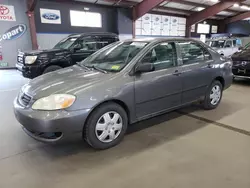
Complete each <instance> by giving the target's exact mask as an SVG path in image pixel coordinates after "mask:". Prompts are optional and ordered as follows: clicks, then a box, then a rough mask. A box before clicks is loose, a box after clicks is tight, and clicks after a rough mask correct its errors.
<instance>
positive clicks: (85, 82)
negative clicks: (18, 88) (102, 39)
mask: <svg viewBox="0 0 250 188" xmlns="http://www.w3.org/2000/svg"><path fill="white" fill-rule="evenodd" d="M113 75H114V74H105V73H102V72H99V71H89V70H85V69H84V68H82V67H80V66H78V65H74V66H72V67H69V68H65V69H60V70H58V71H54V72H51V73H48V74H45V75H42V76H39V77H37V78H35V79H33V80H31V81H30V82H29V84H27V85H25V86H24V87H23V92H25V93H27V94H28V95H31V96H33V98H34V99H39V98H41V97H46V96H49V95H51V94H65V93H67V94H73V95H77V93H79V92H82V91H84V90H85V89H90V88H91V87H96V85H95V84H96V83H101V82H103V81H105V80H107V79H109V78H110V77H112V76H113Z"/></svg>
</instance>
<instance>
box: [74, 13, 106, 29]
mask: <svg viewBox="0 0 250 188" xmlns="http://www.w3.org/2000/svg"><path fill="white" fill-rule="evenodd" d="M70 23H71V26H76V27H102V15H101V14H100V13H97V12H86V11H76V10H70Z"/></svg>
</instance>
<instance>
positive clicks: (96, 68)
mask: <svg viewBox="0 0 250 188" xmlns="http://www.w3.org/2000/svg"><path fill="white" fill-rule="evenodd" d="M86 67H88V68H92V69H95V70H98V71H100V72H103V73H105V74H107V73H108V72H107V71H105V70H103V69H101V68H99V67H97V66H95V65H92V66H86Z"/></svg>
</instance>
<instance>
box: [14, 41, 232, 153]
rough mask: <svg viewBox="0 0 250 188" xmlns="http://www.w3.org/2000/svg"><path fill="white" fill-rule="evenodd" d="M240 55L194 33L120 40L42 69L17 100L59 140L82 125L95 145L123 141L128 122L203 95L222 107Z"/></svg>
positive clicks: (209, 105) (18, 107)
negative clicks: (234, 58) (229, 54)
mask: <svg viewBox="0 0 250 188" xmlns="http://www.w3.org/2000/svg"><path fill="white" fill-rule="evenodd" d="M231 83H232V62H231V61H230V59H229V60H228V59H226V58H222V57H221V56H220V54H218V53H217V52H215V51H214V50H213V49H211V48H210V47H208V46H207V45H205V44H204V43H201V42H198V41H195V40H192V39H136V40H126V41H123V42H116V43H113V44H111V45H109V46H107V47H104V48H103V49H101V50H99V51H97V52H96V53H94V54H93V55H91V56H89V57H88V58H86V59H85V60H84V61H82V62H81V63H80V64H77V65H74V66H72V67H69V68H66V69H62V70H58V71H55V72H51V73H48V74H46V75H42V76H40V77H38V78H35V79H33V80H31V81H30V82H29V83H28V84H27V85H25V86H23V87H22V89H21V91H20V93H19V95H18V97H17V98H16V99H15V101H14V111H15V115H16V118H17V120H18V121H19V122H20V123H21V124H22V125H23V130H24V131H25V132H26V133H27V134H28V135H30V136H31V137H33V138H35V139H37V140H40V141H45V142H56V141H58V140H60V139H62V138H63V137H67V136H68V135H70V134H73V133H76V132H82V135H83V137H84V139H85V140H86V141H87V142H88V143H89V144H90V145H91V146H92V147H94V148H97V149H107V148H109V147H112V146H114V145H116V144H118V143H119V142H120V141H121V140H122V138H123V137H124V134H125V132H126V129H127V126H128V124H132V123H135V122H137V121H140V120H144V119H147V118H150V117H153V116H156V115H159V114H162V113H165V112H169V111H172V110H174V109H178V108H180V107H182V106H184V105H187V104H190V103H192V102H194V101H198V100H201V101H203V106H204V108H205V109H214V108H216V107H217V106H218V105H219V103H220V101H221V98H222V92H223V90H225V89H227V88H228V87H229V86H230V85H231Z"/></svg>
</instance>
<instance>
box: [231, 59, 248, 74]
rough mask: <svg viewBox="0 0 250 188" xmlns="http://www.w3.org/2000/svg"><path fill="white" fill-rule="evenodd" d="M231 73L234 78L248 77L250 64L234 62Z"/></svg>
mask: <svg viewBox="0 0 250 188" xmlns="http://www.w3.org/2000/svg"><path fill="white" fill-rule="evenodd" d="M232 71H233V74H234V76H235V77H250V62H249V61H234V62H233V67H232Z"/></svg>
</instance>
